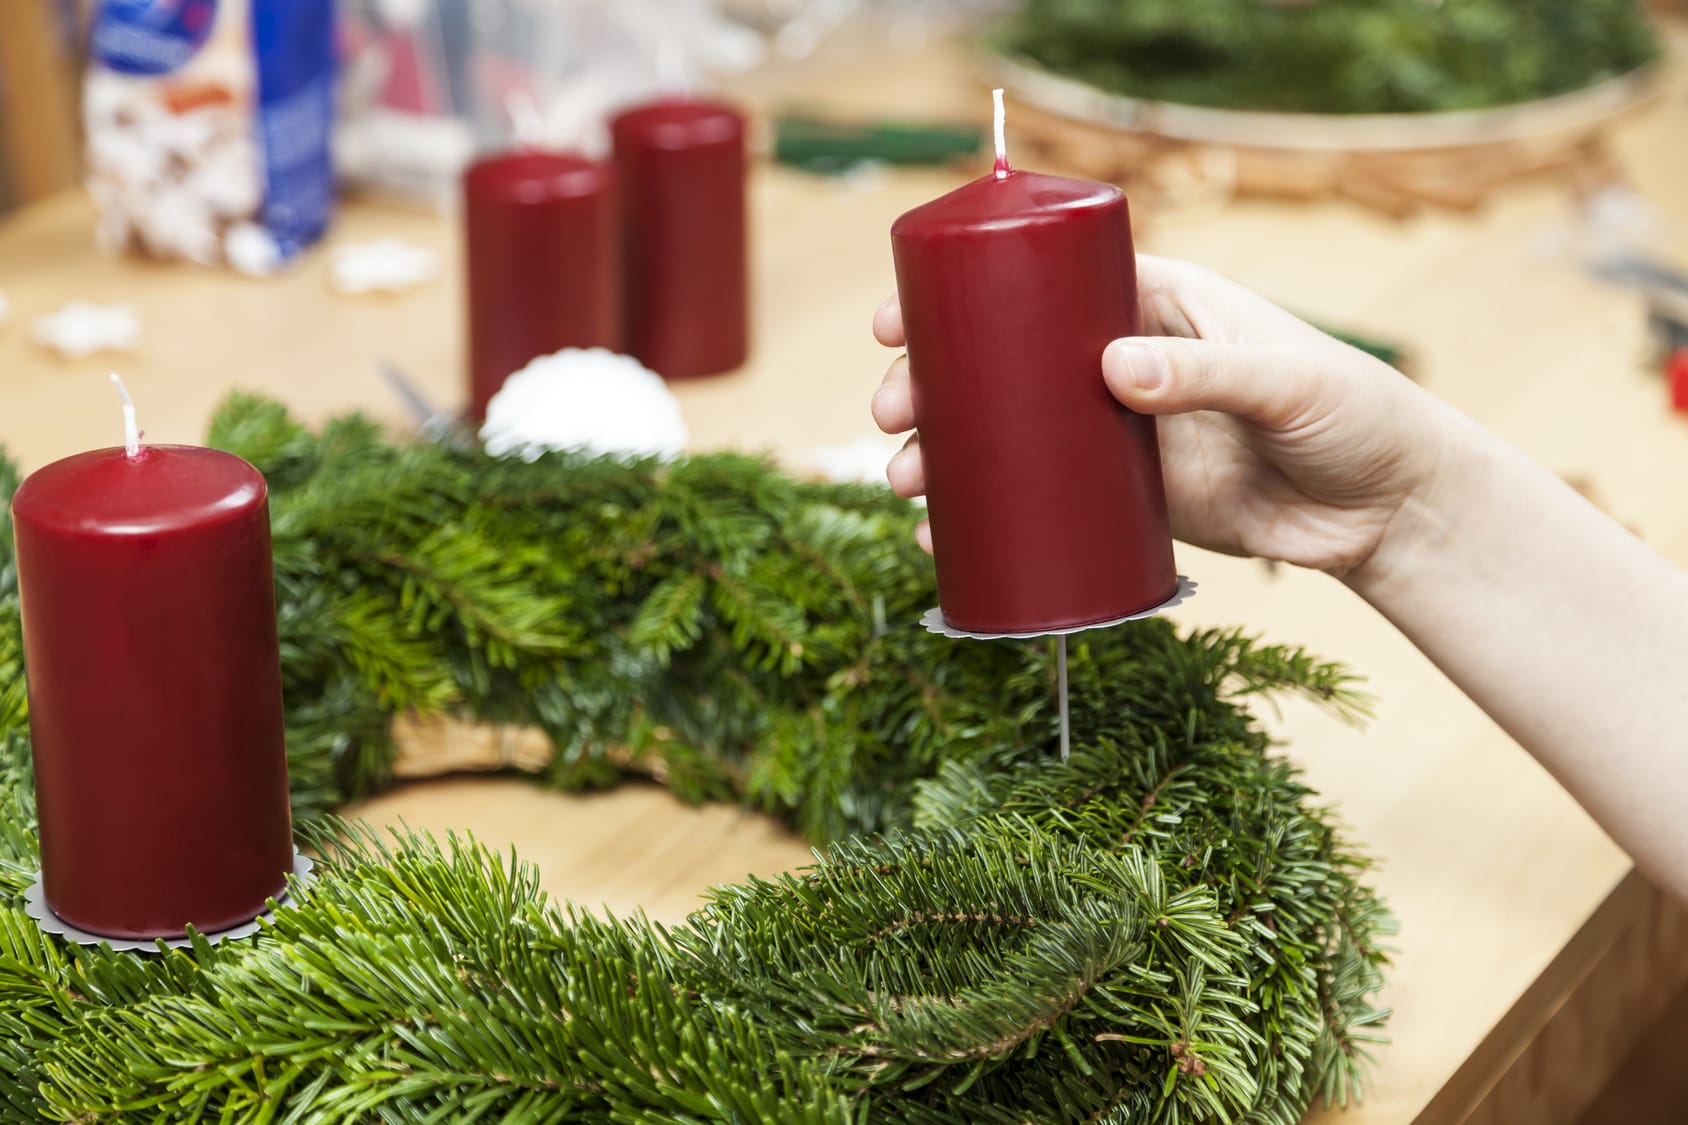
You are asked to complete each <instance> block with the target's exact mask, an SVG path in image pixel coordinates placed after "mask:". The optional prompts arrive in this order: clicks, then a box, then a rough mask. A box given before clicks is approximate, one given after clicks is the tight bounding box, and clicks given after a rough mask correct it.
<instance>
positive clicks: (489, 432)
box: [481, 348, 687, 461]
mask: <svg viewBox="0 0 1688 1125" xmlns="http://www.w3.org/2000/svg"><path fill="white" fill-rule="evenodd" d="M686 437H687V434H686V420H685V419H684V418H683V417H682V416H681V414H680V402H679V400H678V399H676V398H675V397H674V394H673V392H672V391H670V390H669V389H668V384H667V383H665V382H663V381H662V376H660V375H658V374H657V373H656V372H654V371H651V370H649V369H648V368H646V367H645V366H644V365H643V364H641V363H640V362H639V361H638V360H636V359H634V358H633V357H632V356H625V355H617V354H616V353H614V352H612V351H609V350H607V349H605V348H585V349H583V348H564V349H563V350H562V351H560V352H557V353H556V354H554V355H544V356H540V357H539V358H538V359H536V360H534V361H533V362H531V363H529V364H528V365H527V366H526V367H524V368H522V369H521V370H520V371H518V372H516V373H515V374H514V375H512V376H510V377H509V378H508V379H506V380H505V381H504V386H503V387H502V388H501V389H500V390H499V392H498V393H497V394H495V395H493V396H492V401H491V402H489V403H488V404H487V410H486V423H485V425H483V426H482V427H481V441H483V442H485V443H486V449H487V452H488V453H491V454H492V455H493V456H495V457H506V456H515V457H521V458H522V459H523V460H527V461H533V460H536V459H537V458H538V457H539V456H540V455H541V454H542V453H547V452H550V451H553V450H565V449H579V450H585V451H586V452H588V453H595V454H614V453H619V454H625V455H628V456H645V455H651V454H654V455H656V456H659V457H678V456H679V455H680V453H681V452H682V451H683V450H684V449H685V448H686Z"/></svg>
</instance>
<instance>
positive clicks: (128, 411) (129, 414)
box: [111, 371, 141, 458]
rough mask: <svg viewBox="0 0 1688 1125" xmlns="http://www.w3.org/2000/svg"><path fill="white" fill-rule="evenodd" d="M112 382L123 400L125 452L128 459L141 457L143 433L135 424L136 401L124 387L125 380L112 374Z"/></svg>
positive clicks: (114, 373)
mask: <svg viewBox="0 0 1688 1125" xmlns="http://www.w3.org/2000/svg"><path fill="white" fill-rule="evenodd" d="M111 381H112V383H113V384H115V385H116V387H117V394H118V397H120V398H122V400H123V452H124V454H125V455H126V456H128V457H131V458H133V457H139V456H140V455H141V431H140V427H139V426H137V425H136V424H135V400H134V399H132V398H130V397H129V389H128V388H127V387H125V386H124V385H123V380H122V379H121V378H120V377H119V376H118V374H117V372H115V371H113V372H112V373H111Z"/></svg>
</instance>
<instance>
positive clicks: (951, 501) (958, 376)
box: [891, 172, 1178, 633]
mask: <svg viewBox="0 0 1688 1125" xmlns="http://www.w3.org/2000/svg"><path fill="white" fill-rule="evenodd" d="M891 242H892V248H893V251H894V253H895V257H896V267H897V286H898V292H899V294H900V296H901V300H902V309H903V324H904V326H905V328H906V330H907V333H908V357H909V373H910V377H911V380H912V383H913V390H914V410H915V420H916V424H917V425H918V427H919V430H920V448H921V456H922V459H923V461H924V464H925V469H926V487H927V495H928V497H929V503H930V515H931V520H932V543H933V553H934V556H935V559H936V563H937V571H938V597H939V601H940V603H941V605H942V609H943V614H944V617H945V619H946V620H947V621H948V622H949V624H950V625H951V626H953V627H955V628H958V629H963V630H967V631H971V632H992V633H997V632H1001V633H1032V632H1043V631H1047V630H1053V629H1062V628H1069V627H1072V626H1078V625H1088V624H1095V623H1097V622H1101V621H1108V620H1112V619H1114V618H1118V617H1124V616H1126V615H1128V614H1131V613H1135V612H1137V611H1139V610H1143V609H1148V608H1150V607H1152V606H1155V605H1158V604H1159V603H1161V602H1163V601H1165V600H1166V599H1167V598H1169V597H1171V596H1172V594H1173V592H1174V590H1175V589H1176V587H1177V582H1178V579H1177V575H1176V573H1175V572H1174V570H1173V561H1172V539H1171V535H1170V532H1169V529H1168V523H1167V512H1166V496H1165V491H1164V489H1163V487H1162V483H1161V469H1160V451H1159V447H1158V445H1157V444H1156V438H1155V423H1154V420H1153V419H1152V418H1147V417H1143V416H1141V415H1138V414H1134V413H1132V412H1131V411H1129V410H1127V409H1125V408H1124V407H1122V406H1120V405H1119V403H1117V402H1116V401H1115V400H1114V399H1113V397H1112V396H1110V395H1109V393H1108V389H1107V386H1106V385H1105V384H1104V383H1103V380H1102V351H1103V349H1104V348H1105V347H1106V346H1107V344H1108V342H1109V341H1110V340H1113V339H1115V338H1117V337H1120V336H1131V335H1136V334H1137V333H1138V331H1139V328H1138V325H1139V313H1138V308H1137V282H1136V258H1135V256H1134V254H1133V252H1132V243H1131V220H1130V215H1129V211H1128V209H1127V206H1126V201H1125V195H1124V193H1122V192H1121V191H1120V190H1119V189H1118V188H1114V187H1110V186H1107V185H1105V184H1094V183H1086V182H1083V181H1079V180H1069V179H1063V178H1060V177H1057V176H1044V175H1038V174H1036V173H1030V172H1008V173H1006V174H1005V175H992V176H986V177H984V178H983V179H979V180H975V181H974V182H972V183H970V184H967V185H966V186H964V187H961V188H959V189H957V190H955V191H953V192H951V193H950V194H948V195H946V196H943V197H941V198H939V199H936V200H934V201H932V202H931V203H928V204H926V205H924V206H922V207H917V208H916V209H914V210H913V211H910V212H908V213H907V214H905V215H903V216H902V217H901V218H900V219H898V220H897V222H896V224H895V225H894V226H893V227H892V228H891Z"/></svg>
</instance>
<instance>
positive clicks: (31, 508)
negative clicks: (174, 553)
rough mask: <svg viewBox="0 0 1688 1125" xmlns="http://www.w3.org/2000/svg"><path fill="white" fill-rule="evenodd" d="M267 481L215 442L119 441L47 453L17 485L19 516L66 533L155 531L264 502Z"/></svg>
mask: <svg viewBox="0 0 1688 1125" xmlns="http://www.w3.org/2000/svg"><path fill="white" fill-rule="evenodd" d="M268 492H269V488H268V485H266V484H265V482H264V476H263V474H262V473H260V472H259V471H258V470H257V469H255V468H253V467H252V466H251V465H249V464H247V463H246V462H245V461H243V460H241V459H240V458H239V457H236V456H235V455H234V454H232V453H224V452H223V451H222V450H218V449H206V448H204V447H203V446H197V445H143V446H142V447H141V451H140V453H138V454H137V455H136V456H134V457H133V458H131V457H130V456H129V455H128V454H126V453H125V452H124V451H123V448H122V447H121V446H114V447H112V448H110V449H94V450H90V451H89V452H87V453H78V454H75V455H74V456H70V457H66V458H64V459H63V460H60V461H54V462H53V463H52V464H50V465H47V466H45V467H43V468H41V469H39V470H37V471H36V472H34V473H32V474H30V476H29V478H28V479H27V480H25V481H24V482H23V484H21V485H19V486H18V490H17V493H16V494H15V495H14V496H13V497H12V511H13V512H14V514H15V515H16V518H17V519H19V520H20V521H27V522H29V523H31V524H34V525H36V526H39V527H46V528H51V529H53V530H56V531H61V532H65V533H71V534H75V533H81V534H89V535H156V534H158V533H160V532H167V531H173V530H180V529H184V528H190V527H204V526H207V525H209V524H215V523H221V522H223V521H225V520H229V519H233V518H235V517H237V516H238V515H240V514H241V513H243V512H246V511H249V510H250V509H252V508H253V507H254V506H256V505H258V504H261V503H263V501H264V499H265V497H266V496H267V495H268Z"/></svg>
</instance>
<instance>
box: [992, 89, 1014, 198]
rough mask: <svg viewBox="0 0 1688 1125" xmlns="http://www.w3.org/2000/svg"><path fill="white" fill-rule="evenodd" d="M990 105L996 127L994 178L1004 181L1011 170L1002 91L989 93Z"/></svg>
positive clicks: (1006, 114) (1006, 115)
mask: <svg viewBox="0 0 1688 1125" xmlns="http://www.w3.org/2000/svg"><path fill="white" fill-rule="evenodd" d="M991 105H992V107H993V108H994V110H995V117H996V121H995V125H996V178H997V179H999V180H1006V179H1007V178H1008V173H1009V172H1010V171H1011V169H1010V168H1009V167H1008V133H1007V119H1008V113H1007V111H1006V110H1004V109H1003V108H1002V91H1001V90H992V91H991Z"/></svg>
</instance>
